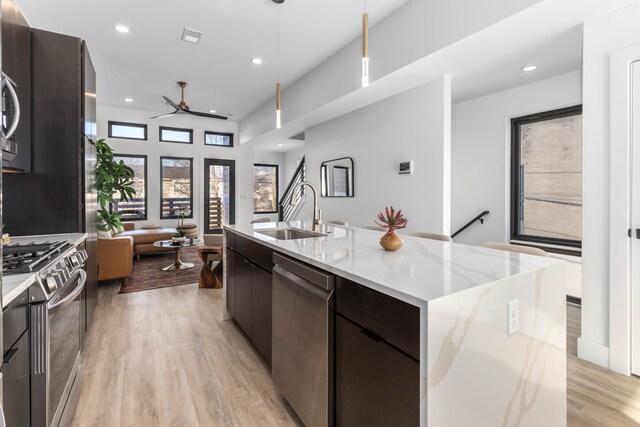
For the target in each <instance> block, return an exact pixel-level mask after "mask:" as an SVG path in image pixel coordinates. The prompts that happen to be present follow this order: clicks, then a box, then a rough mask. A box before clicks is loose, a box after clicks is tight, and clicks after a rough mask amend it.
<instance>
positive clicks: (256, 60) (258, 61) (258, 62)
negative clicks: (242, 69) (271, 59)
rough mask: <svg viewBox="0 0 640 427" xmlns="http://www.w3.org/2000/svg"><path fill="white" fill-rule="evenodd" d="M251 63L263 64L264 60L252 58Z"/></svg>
mask: <svg viewBox="0 0 640 427" xmlns="http://www.w3.org/2000/svg"><path fill="white" fill-rule="evenodd" d="M251 63H252V64H255V65H260V64H262V58H251Z"/></svg>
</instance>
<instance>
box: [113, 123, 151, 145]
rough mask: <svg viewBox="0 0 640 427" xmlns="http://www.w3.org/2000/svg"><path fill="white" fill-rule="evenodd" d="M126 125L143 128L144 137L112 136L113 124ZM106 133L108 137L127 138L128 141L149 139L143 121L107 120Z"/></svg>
mask: <svg viewBox="0 0 640 427" xmlns="http://www.w3.org/2000/svg"><path fill="white" fill-rule="evenodd" d="M114 125H115V126H128V127H134V128H142V129H144V138H131V137H126V136H113V129H112V127H113V126H114ZM107 135H108V137H109V138H114V139H127V140H130V141H148V140H149V128H148V127H147V125H146V124H145V123H131V122H119V121H114V120H109V121H108V122H107Z"/></svg>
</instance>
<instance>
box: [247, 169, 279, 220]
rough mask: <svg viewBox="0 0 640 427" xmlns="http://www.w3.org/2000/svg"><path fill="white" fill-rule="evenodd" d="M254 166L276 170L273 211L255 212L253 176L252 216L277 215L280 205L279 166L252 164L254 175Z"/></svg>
mask: <svg viewBox="0 0 640 427" xmlns="http://www.w3.org/2000/svg"><path fill="white" fill-rule="evenodd" d="M256 166H259V167H271V168H276V210H275V211H268V212H267V211H264V212H262V211H256V210H255V209H256V207H255V175H254V181H253V184H254V190H253V196H254V197H253V200H254V206H253V214H254V215H267V214H277V213H278V211H279V210H278V207H279V204H280V169H279V165H274V164H272V163H254V164H253V168H254V173H255V168H256Z"/></svg>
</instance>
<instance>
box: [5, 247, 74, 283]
mask: <svg viewBox="0 0 640 427" xmlns="http://www.w3.org/2000/svg"><path fill="white" fill-rule="evenodd" d="M69 247H70V245H69V243H68V242H66V241H58V242H44V243H27V244H13V245H8V246H5V247H4V248H3V250H2V275H3V276H7V275H11V274H21V273H31V272H34V271H39V270H41V269H43V268H45V267H47V266H48V265H49V264H50V263H51V261H53V260H54V259H55V258H56V257H58V256H60V254H62V252H63V251H64V250H67V249H69Z"/></svg>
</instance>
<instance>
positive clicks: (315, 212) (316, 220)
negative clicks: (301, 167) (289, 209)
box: [289, 181, 322, 231]
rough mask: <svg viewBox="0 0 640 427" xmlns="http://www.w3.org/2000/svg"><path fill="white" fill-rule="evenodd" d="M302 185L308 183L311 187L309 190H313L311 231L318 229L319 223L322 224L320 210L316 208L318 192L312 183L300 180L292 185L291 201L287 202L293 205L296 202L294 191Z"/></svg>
mask: <svg viewBox="0 0 640 427" xmlns="http://www.w3.org/2000/svg"><path fill="white" fill-rule="evenodd" d="M304 185H308V186H309V187H310V188H311V191H313V231H320V225H321V224H322V212H320V209H318V192H317V191H316V188H315V187H314V186H313V184H312V183H310V182H309V181H302V182H299V183H297V184H296V185H295V186H294V187H293V191H292V192H291V201H290V202H289V204H290V205H291V206H295V204H296V203H298V201H297V200H296V191H297V190H298V188H299V187H302V186H304Z"/></svg>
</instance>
